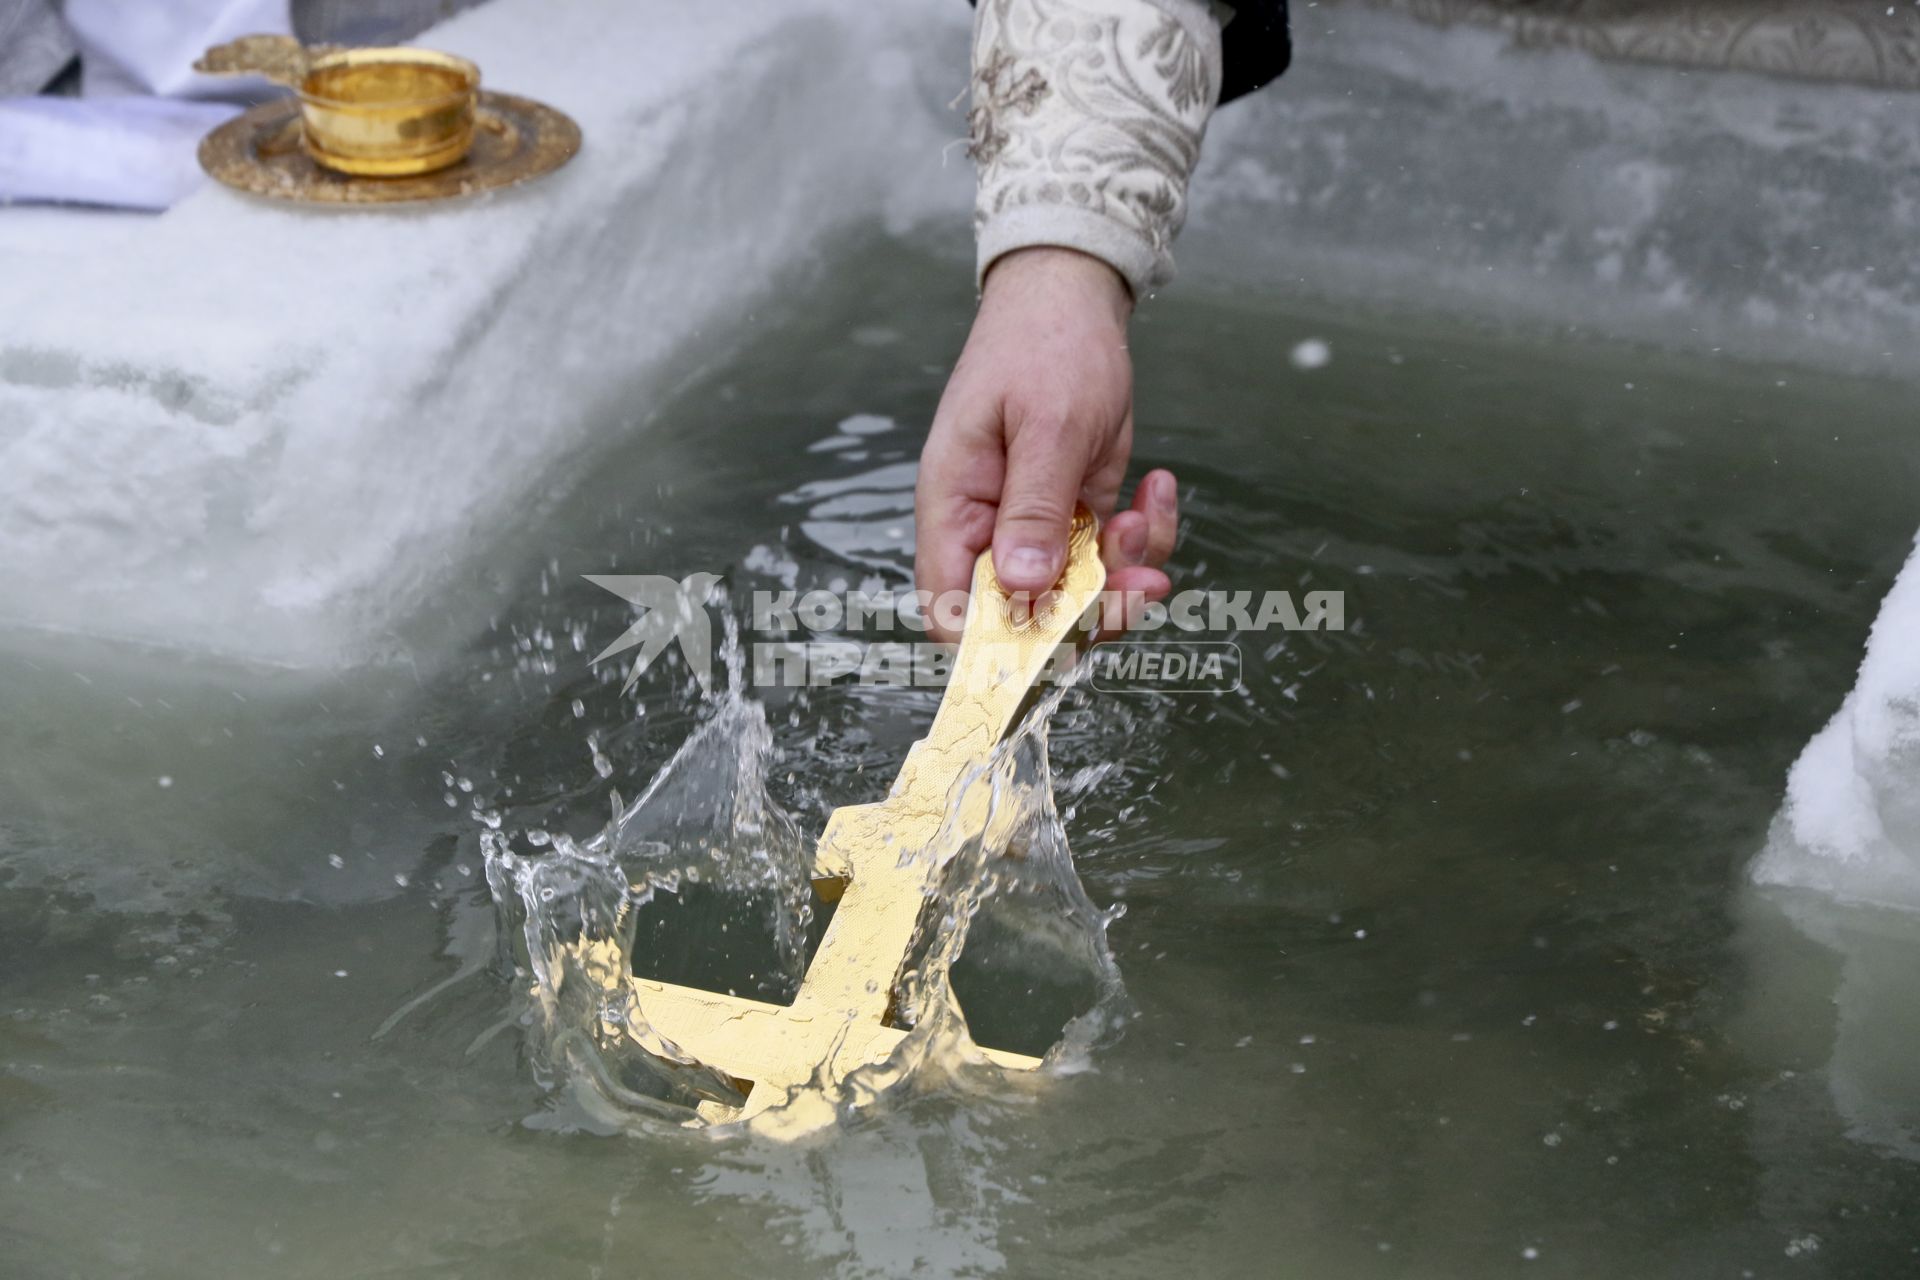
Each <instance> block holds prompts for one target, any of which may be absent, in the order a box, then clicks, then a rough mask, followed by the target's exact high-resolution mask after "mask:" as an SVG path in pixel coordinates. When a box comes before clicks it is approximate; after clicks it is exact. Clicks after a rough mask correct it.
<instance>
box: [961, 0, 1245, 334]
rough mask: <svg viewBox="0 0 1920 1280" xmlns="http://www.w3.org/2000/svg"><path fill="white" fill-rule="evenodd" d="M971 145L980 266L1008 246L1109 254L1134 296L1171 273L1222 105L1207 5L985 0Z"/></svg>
mask: <svg viewBox="0 0 1920 1280" xmlns="http://www.w3.org/2000/svg"><path fill="white" fill-rule="evenodd" d="M972 83H973V106H972V110H971V111H970V112H969V113H968V116H967V123H968V133H969V135H970V138H969V144H968V148H967V150H968V153H969V154H970V155H972V156H973V158H974V162H975V165H976V166H977V168H978V173H979V187H978V194H977V197H976V200H975V204H974V230H975V236H976V240H977V246H978V256H977V271H978V276H979V278H984V277H985V276H986V273H987V268H988V267H990V266H991V265H993V261H994V259H996V258H998V257H1000V256H1001V255H1002V254H1004V253H1008V252H1010V251H1012V250H1014V249H1023V248H1028V247H1030V246H1034V245H1063V246H1065V247H1067V248H1070V249H1078V250H1080V251H1082V252H1084V253H1090V254H1092V255H1093V256H1095V257H1097V258H1100V259H1102V260H1103V261H1105V262H1107V263H1108V264H1109V265H1111V266H1112V267H1113V268H1114V270H1116V271H1118V272H1119V273H1120V274H1121V275H1122V276H1124V277H1125V278H1126V280H1127V283H1128V284H1129V285H1130V286H1131V287H1132V289H1133V291H1134V294H1135V295H1136V296H1138V295H1141V294H1144V293H1145V292H1146V291H1147V290H1148V289H1149V288H1152V287H1155V286H1158V285H1163V284H1166V283H1167V282H1168V281H1170V280H1171V279H1172V278H1173V253H1172V246H1173V239H1174V237H1175V236H1176V235H1178V234H1179V231H1180V225H1181V223H1182V222H1184V221H1185V219H1186V208H1187V179H1188V178H1189V176H1190V175H1191V174H1192V172H1193V167H1194V165H1195V164H1196V163H1198V162H1199V159H1200V142H1201V138H1202V137H1203V136H1204V135H1205V133H1206V128H1207V120H1208V118H1209V117H1210V116H1211V115H1212V114H1213V108H1214V106H1215V105H1216V104H1217V103H1218V102H1219V100H1220V84H1221V54H1220V22H1219V19H1218V17H1216V11H1215V10H1214V9H1213V8H1212V7H1211V6H1209V5H1207V4H1205V3H1203V2H1202V0H980V4H979V8H978V10H977V12H976V15H975V18H974V40H973V82H972Z"/></svg>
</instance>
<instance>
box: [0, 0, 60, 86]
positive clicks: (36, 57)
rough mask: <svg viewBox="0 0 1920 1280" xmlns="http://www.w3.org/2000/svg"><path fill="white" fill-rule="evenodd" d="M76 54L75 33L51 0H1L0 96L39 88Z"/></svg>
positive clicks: (50, 79)
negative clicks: (61, 18)
mask: <svg viewBox="0 0 1920 1280" xmlns="http://www.w3.org/2000/svg"><path fill="white" fill-rule="evenodd" d="M73 54H74V48H73V37H72V36H71V35H70V34H68V32H67V24H66V23H64V22H62V21H60V15H59V14H58V13H56V12H55V11H54V8H53V5H52V4H51V3H49V0H0V98H8V97H13V96H16V95H19V94H28V93H38V92H40V91H41V90H42V89H44V88H46V87H47V85H48V84H50V83H51V82H52V80H53V78H54V77H55V76H57V75H59V74H60V71H61V69H62V68H63V67H65V66H66V65H67V64H68V63H69V62H72V61H73Z"/></svg>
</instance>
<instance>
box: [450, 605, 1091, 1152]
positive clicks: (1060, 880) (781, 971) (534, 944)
mask: <svg viewBox="0 0 1920 1280" xmlns="http://www.w3.org/2000/svg"><path fill="white" fill-rule="evenodd" d="M725 653H726V656H727V659H728V665H729V669H730V674H731V678H730V679H729V680H728V682H727V683H726V685H725V687H724V689H723V690H722V691H721V692H719V693H717V694H716V695H715V696H714V697H713V699H712V700H711V701H710V703H709V704H708V706H709V708H710V710H709V713H708V714H707V716H706V718H705V719H704V720H703V721H702V722H701V724H700V725H699V726H698V728H697V729H696V730H695V731H694V732H693V734H692V735H691V736H690V737H689V738H688V739H687V741H686V742H685V743H684V744H683V745H682V746H681V748H680V750H679V751H678V752H677V753H676V754H675V755H674V756H673V758H672V759H671V760H670V761H669V762H668V763H667V764H666V766H665V767H664V768H662V769H661V771H660V772H659V774H658V776H656V777H655V778H654V779H653V781H652V782H651V783H650V784H649V785H648V787H647V788H646V790H645V792H644V793H643V794H642V795H641V796H640V797H639V799H637V800H635V801H634V802H633V803H632V804H630V805H627V806H625V807H619V806H618V803H617V801H616V811H615V813H614V815H613V818H612V820H611V821H610V822H609V823H608V825H607V826H606V827H605V828H604V829H603V830H602V831H600V832H599V833H598V834H597V835H596V836H594V837H593V838H592V839H590V840H586V841H583V842H576V841H573V840H570V839H568V838H566V837H562V836H555V837H552V838H551V839H550V841H548V842H547V843H546V844H545V845H536V844H533V843H532V842H529V841H526V840H525V839H524V838H523V839H522V840H520V841H517V842H516V841H514V840H512V839H510V838H509V837H508V836H507V835H505V834H503V833H502V832H500V831H497V830H488V831H485V832H483V833H482V836H481V842H482V846H483V849H484V852H485V857H486V865H487V877H488V883H489V885H490V886H491V888H492V890H493V895H494V901H495V906H496V909H497V910H498V911H499V912H500V914H501V917H502V925H503V927H502V929H501V936H502V937H503V938H504V939H506V940H507V941H508V943H509V945H511V946H512V949H513V954H512V955H511V956H510V957H509V962H510V963H511V964H512V965H513V967H514V970H515V976H516V980H517V981H519V982H522V983H524V989H525V990H526V992H527V995H528V999H527V1002H526V1006H525V1008H524V1010H523V1012H522V1021H523V1023H524V1024H525V1026H526V1028H527V1033H528V1047H529V1052H530V1057H531V1059H532V1062H533V1068H534V1073H535V1076H536V1079H538V1081H539V1082H540V1083H541V1084H542V1085H543V1087H546V1088H548V1089H549V1090H553V1091H555V1092H556V1093H560V1094H564V1095H565V1098H566V1101H567V1102H568V1103H569V1104H570V1105H571V1109H572V1111H573V1114H574V1115H575V1116H576V1117H577V1118H579V1119H580V1120H581V1122H582V1123H584V1124H586V1125H588V1126H590V1127H593V1128H595V1129H599V1130H602V1131H621V1130H635V1129H639V1130H651V1129H654V1128H656V1127H657V1126H658V1125H659V1124H660V1123H661V1122H667V1123H674V1124H697V1123H700V1121H699V1120H698V1119H697V1117H696V1113H695V1111H694V1108H696V1107H697V1106H698V1105H699V1104H700V1103H702V1102H714V1103H720V1104H723V1105H725V1106H737V1105H739V1104H740V1103H741V1102H742V1101H743V1100H744V1094H743V1092H742V1087H741V1084H740V1082H737V1081H734V1080H732V1079H730V1078H728V1077H727V1076H726V1075H724V1074H723V1073H720V1072H717V1071H715V1070H712V1069H710V1068H707V1067H705V1066H703V1065H701V1064H699V1063H697V1062H694V1061H692V1060H691V1059H690V1058H688V1057H687V1056H686V1055H685V1054H683V1053H681V1052H680V1051H679V1050H678V1047H677V1046H675V1045H673V1044H672V1043H671V1042H669V1041H666V1040H665V1039H664V1038H662V1037H660V1036H658V1035H657V1034H655V1033H654V1032H653V1031H652V1029H651V1027H650V1026H649V1025H648V1022H647V1017H646V1008H645V1005H644V1001H643V999H642V998H641V994H640V993H639V992H638V991H637V990H636V987H635V984H634V983H632V982H631V981H630V978H631V977H632V976H633V975H634V974H635V972H636V971H638V972H640V973H641V974H642V975H643V976H645V977H650V978H660V979H664V980H668V981H673V982H679V983H683V984H685V985H689V986H697V987H703V988H706V989H709V990H716V991H727V992H729V993H731V994H738V995H743V996H750V997H752V998H755V999H760V1000H768V1001H772V1002H776V1003H787V1002H790V1001H791V999H792V997H793V994H794V992H795V990H797V988H798V985H799V980H800V977H801V974H802V973H803V972H804V969H805V963H806V959H807V956H808V954H809V947H810V944H811V943H813V942H816V941H817V939H818V935H819V931H820V927H821V926H822V924H823V921H822V920H821V919H820V918H818V917H819V913H818V912H816V909H815V902H814V898H813V893H812V889H811V885H810V881H809V872H810V870H811V866H812V842H811V840H809V839H807V838H806V837H805V836H803V834H802V832H801V830H800V827H799V824H798V823H797V822H796V821H795V820H794V819H793V817H792V816H791V815H789V814H788V813H787V812H786V811H785V810H783V809H782V808H781V806H780V805H779V804H778V803H777V802H776V801H775V799H774V798H773V796H772V794H771V793H770V791H769V789H768V777H769V773H770V771H771V769H772V767H773V765H774V763H775V761H776V759H777V753H776V749H775V746H774V742H773V735H772V732H771V730H770V728H769V726H768V723H767V718H766V714H765V711H764V709H763V707H762V706H761V705H760V704H759V703H757V702H753V701H750V700H748V699H747V698H746V697H745V696H744V694H743V692H742V686H743V682H742V680H741V678H740V671H739V660H738V653H739V649H738V644H737V640H736V638H735V637H734V636H733V635H732V628H731V627H729V635H728V638H727V642H726V645H725ZM1067 687H1068V686H1062V687H1061V688H1057V689H1055V690H1053V691H1052V692H1051V693H1050V694H1049V695H1048V696H1047V697H1046V698H1045V699H1043V700H1041V702H1040V704H1039V705H1038V706H1037V707H1036V708H1035V709H1034V711H1033V712H1032V713H1031V714H1030V715H1029V716H1028V718H1027V719H1026V720H1025V721H1024V722H1023V724H1022V725H1021V727H1020V728H1019V729H1018V730H1017V731H1016V732H1015V733H1014V734H1012V735H1011V736H1010V737H1009V738H1008V739H1007V740H1006V741H1005V742H1003V743H1002V744H1001V745H1000V747H999V748H998V749H997V750H996V751H995V752H994V754H993V755H992V757H991V758H990V759H989V760H988V761H986V762H984V763H983V764H981V765H979V766H977V767H975V768H974V769H972V770H970V771H969V772H967V773H966V774H964V775H963V776H962V777H961V778H960V779H959V780H958V781H957V782H956V783H955V785H954V788H953V791H952V793H951V794H950V796H949V802H948V812H949V815H950V816H949V818H948V820H947V822H946V823H945V824H944V825H943V827H942V829H941V831H940V833H939V834H938V835H937V836H936V837H935V838H934V840H933V841H931V842H930V843H929V845H928V846H927V847H926V848H921V849H903V850H902V852H901V858H902V862H903V864H904V863H905V862H907V861H909V860H927V861H928V863H929V865H931V866H937V867H939V868H940V869H941V870H940V872H939V874H938V875H937V876H936V877H935V878H934V883H935V885H936V890H935V892H934V894H933V895H932V897H931V898H930V900H929V904H928V908H927V911H926V913H925V915H924V916H923V918H922V921H921V925H920V929H919V931H918V934H917V936H916V939H915V942H914V944H913V947H912V949H911V951H910V953H909V955H910V958H909V962H908V965H907V967H906V970H905V973H904V977H903V979H902V981H901V984H900V986H899V989H898V992H897V1000H896V1009H897V1014H896V1017H895V1020H894V1022H895V1025H896V1026H899V1027H901V1028H902V1029H905V1030H907V1032H908V1034H907V1035H906V1037H905V1038H904V1039H903V1040H902V1042H901V1043H900V1045H899V1047H898V1048H897V1050H896V1051H895V1052H894V1053H893V1054H892V1055H890V1056H889V1057H888V1058H887V1059H886V1060H885V1061H884V1062H881V1063H879V1064H876V1065H875V1066H872V1067H869V1068H865V1069H862V1070H859V1071H855V1072H853V1073H851V1074H850V1075H849V1076H848V1077H847V1078H846V1079H845V1080H843V1081H840V1082H839V1083H837V1084H834V1085H829V1084H828V1083H827V1082H826V1081H825V1080H824V1079H816V1080H815V1082H814V1083H813V1084H812V1085H811V1086H809V1087H808V1088H805V1089H798V1090H794V1091H792V1093H791V1094H789V1096H788V1097H787V1098H786V1099H785V1100H784V1102H783V1103H782V1105H781V1106H780V1107H779V1108H776V1110H775V1111H774V1112H772V1113H770V1114H769V1115H768V1116H766V1117H763V1119H764V1121H766V1122H767V1124H768V1125H769V1127H775V1128H778V1127H782V1126H784V1125H791V1124H793V1123H796V1117H797V1116H799V1115H802V1114H804V1116H805V1117H806V1119H805V1120H804V1122H803V1123H804V1124H805V1125H806V1126H807V1127H819V1126H820V1125H821V1124H823V1123H827V1122H830V1121H831V1119H832V1117H833V1116H834V1115H844V1114H847V1113H849V1112H851V1111H852V1110H855V1109H858V1108H862V1107H868V1106H872V1105H874V1104H876V1103H879V1102H881V1101H883V1100H884V1099H889V1098H894V1097H898V1096H902V1095H910V1094H915V1093H921V1092H926V1091H937V1092H961V1093H978V1092H982V1091H984V1092H1006V1091H1008V1090H1009V1089H1016V1088H1019V1087H1021V1086H1020V1085H1019V1084H1018V1083H1010V1081H1013V1080H1014V1077H1016V1076H1018V1075H1020V1074H1022V1073H1009V1072H1006V1071H1004V1070H1003V1069H1001V1068H999V1067H995V1066H993V1065H991V1064H989V1063H988V1062H987V1060H986V1059H985V1058H984V1057H983V1056H982V1055H981V1054H980V1052H979V1050H978V1048H977V1047H976V1046H975V1041H976V1040H977V1041H979V1042H980V1043H984V1044H988V1045H991V1046H992V1047H994V1048H1009V1049H1014V1050H1017V1051H1020V1052H1024V1053H1028V1054H1033V1055H1040V1054H1043V1053H1044V1054H1045V1056H1046V1062H1047V1064H1048V1067H1049V1068H1050V1069H1051V1071H1052V1072H1054V1073H1058V1072H1070V1071H1074V1070H1079V1069H1084V1068H1085V1066H1086V1065H1087V1063H1088V1062H1089V1060H1090V1054H1091V1051H1092V1050H1093V1048H1094V1047H1095V1046H1096V1045H1097V1044H1099V1043H1101V1042H1102V1041H1103V1040H1105V1039H1106V1038H1108V1037H1109V1036H1111V1035H1112V1034H1114V1033H1115V1032H1117V1030H1118V1029H1119V1027H1120V1026H1121V1025H1122V1024H1123V1023H1124V1021H1125V1019H1126V1016H1127V1014H1128V1005H1127V1000H1126V995H1125V991H1124V988H1123V986H1122V983H1121V979H1120V973H1119V969H1118V967H1117V965H1116V964H1115V962H1114V959H1113V956H1112V953H1111V951H1110V950H1109V948H1108V946H1107V943H1106V931H1107V928H1108V926H1109V925H1110V924H1111V923H1112V921H1113V920H1114V919H1115V918H1117V917H1118V915H1119V914H1120V908H1117V907H1116V908H1113V909H1111V910H1108V911H1102V910H1100V909H1098V908H1096V907H1095V906H1094V904H1093V903H1092V901H1091V900H1090V899H1089V897H1088V896H1087V893H1086V890H1085V888H1084V887H1083V886H1082V884H1081V882H1080V880H1079V877H1078V876H1077V875H1076V874H1075V871H1074V867H1073V861H1072V855H1071V852H1070V850H1069V847H1068V842H1067V836H1066V831H1065V828H1064V826H1063V824H1062V821H1061V817H1060V813H1059V811H1058V809H1057V807H1056V806H1055V803H1054V796H1053V779H1052V775H1051V772H1050V769H1049V765H1048V759H1047V740H1048V732H1047V722H1048V717H1049V716H1050V715H1051V713H1052V712H1053V710H1054V709H1055V708H1056V707H1057V706H1058V705H1059V703H1060V701H1061V700H1062V698H1063V697H1064V696H1065V694H1066V692H1067ZM982 801H984V804H982V803H981V802H982ZM983 811H984V812H985V813H987V815H988V817H987V820H986V822H985V823H984V824H983V823H980V822H978V821H977V820H976V821H974V822H971V823H968V822H966V821H964V820H962V819H961V818H960V817H959V815H961V814H963V813H966V812H974V813H979V812H983ZM1063 975H1064V976H1063ZM969 1022H971V1023H972V1036H971V1037H970V1036H969V1034H968V1024H969ZM1008 1037H1011V1038H1012V1039H1014V1040H1015V1041H1017V1043H1003V1041H1004V1040H1005V1039H1007V1038H1008ZM1043 1074H1044V1073H1043ZM802 1104H804V1105H802ZM756 1123H759V1122H756Z"/></svg>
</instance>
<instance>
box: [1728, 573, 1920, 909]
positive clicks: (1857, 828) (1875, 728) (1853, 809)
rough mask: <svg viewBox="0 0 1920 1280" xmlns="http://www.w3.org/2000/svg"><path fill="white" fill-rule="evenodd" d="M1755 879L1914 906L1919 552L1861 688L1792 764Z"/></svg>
mask: <svg viewBox="0 0 1920 1280" xmlns="http://www.w3.org/2000/svg"><path fill="white" fill-rule="evenodd" d="M1754 878H1755V879H1756V880H1757V881H1759V882H1760V883H1762V884H1776V885H1792V886H1800V887H1805V888H1812V889H1818V890H1821V891H1822V892H1825V893H1827V894H1830V895H1832V896H1834V897H1838V898H1845V899H1850V900H1854V901H1860V902H1868V903H1877V904H1881V905H1886V906H1901V907H1907V908H1912V909H1917V910H1920V549H1917V550H1916V551H1915V553H1914V556H1913V558H1912V559H1910V560H1909V561H1908V562H1907V567H1906V569H1905V570H1904V571H1903V572H1902V573H1901V575H1900V579H1899V581H1898V582H1896V583H1895V584H1894V588H1893V590H1892V591H1891V592H1889V593H1888V595H1887V598H1886V602H1885V603H1884V604H1882V605H1881V607H1880V616H1879V618H1878V619H1877V620H1876V621H1875V622H1874V625H1873V637H1872V639H1871V640H1869V641H1868V643H1867V656H1866V660H1865V661H1864V662H1862V663H1861V665H1860V678H1859V683H1858V684H1856V685H1855V686H1854V690H1853V692H1852V693H1850V694H1848V695H1847V700H1846V702H1845V703H1844V704H1842V706H1841V708H1840V710H1839V712H1838V713H1837V714H1835V716H1834V717H1833V719H1832V721H1831V722H1829V723H1828V725H1827V727H1826V728H1824V729H1822V730H1821V731H1820V732H1819V733H1818V734H1817V735H1816V736H1815V737H1814V739H1813V741H1811V742H1809V743H1808V744H1807V749H1806V750H1805V751H1804V752H1802V753H1801V755H1800V758H1799V760H1797V761H1796V762H1795V763H1794V766H1793V772H1792V774H1791V775H1790V776H1789V778H1788V781H1787V803H1786V806H1785V808H1784V809H1783V810H1782V811H1781V814H1780V817H1779V819H1778V820H1777V821H1776V822H1775V824H1774V829H1773V832H1772V834H1771V836H1770V837H1769V840H1768V845H1767V850H1766V852H1765V853H1764V854H1762V855H1761V857H1760V859H1759V861H1758V862H1756V863H1755V865H1754Z"/></svg>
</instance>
